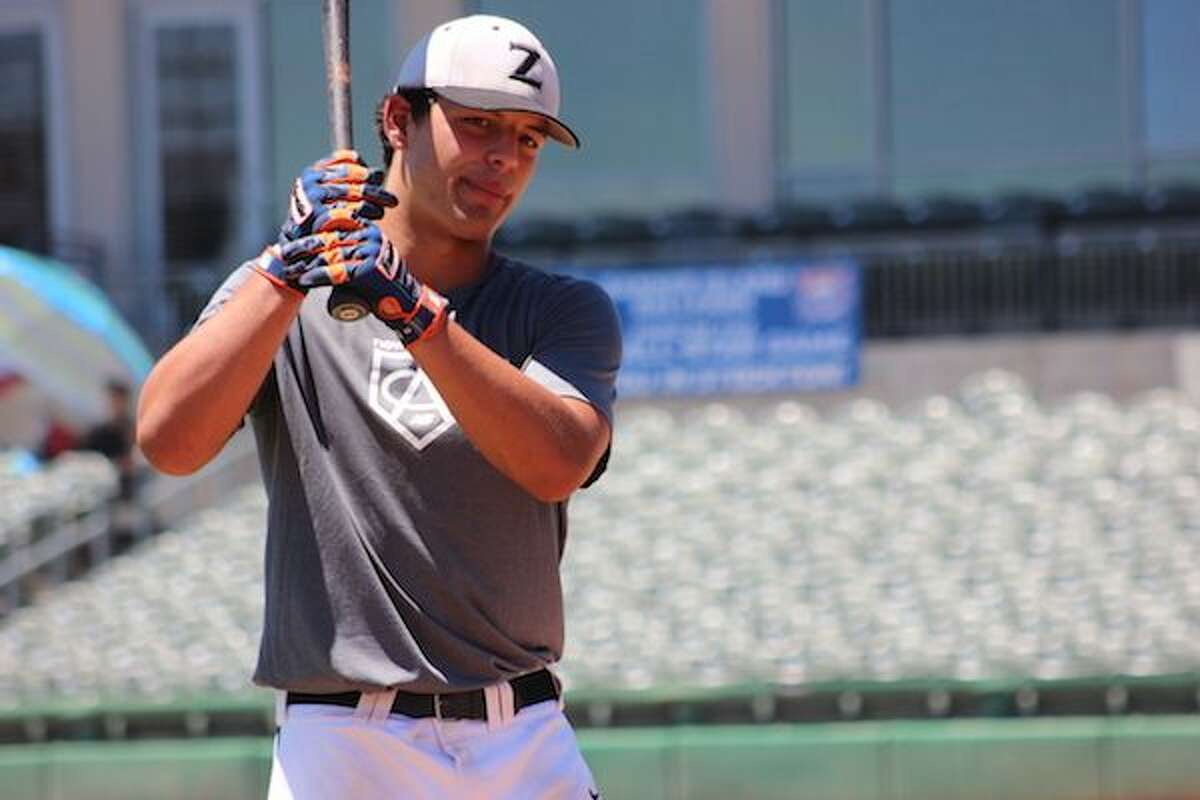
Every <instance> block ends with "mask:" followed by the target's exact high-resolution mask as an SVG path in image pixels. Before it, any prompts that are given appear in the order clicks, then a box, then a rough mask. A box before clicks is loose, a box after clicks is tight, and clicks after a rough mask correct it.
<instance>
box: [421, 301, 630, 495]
mask: <svg viewBox="0 0 1200 800" xmlns="http://www.w3.org/2000/svg"><path fill="white" fill-rule="evenodd" d="M409 351H410V352H411V353H412V356H413V359H414V360H415V361H416V362H417V364H418V365H420V367H421V369H422V370H424V371H425V373H426V374H427V375H428V376H429V377H430V379H431V380H432V381H433V383H434V385H435V386H437V389H438V392H439V394H441V396H442V399H443V400H445V401H446V405H447V406H449V408H450V411H451V412H452V413H453V414H454V417H455V419H456V420H457V421H458V424H459V426H460V427H461V428H462V429H463V431H464V432H465V433H466V434H467V437H468V438H469V439H470V440H471V442H472V443H473V444H474V445H475V447H477V448H478V449H479V451H480V452H481V453H482V454H483V456H484V457H485V458H486V459H487V460H488V461H489V462H490V463H491V464H492V465H493V466H494V467H496V468H497V469H498V470H500V471H501V472H503V473H504V474H505V475H507V476H508V477H509V478H511V479H512V480H513V481H514V482H516V483H517V484H519V485H520V486H521V487H522V488H524V489H525V490H526V491H528V492H529V493H530V494H532V495H533V496H534V497H537V498H538V499H540V500H544V501H546V502H553V501H557V500H562V499H564V498H565V497H567V496H568V495H570V494H571V492H573V491H574V490H575V489H577V488H578V487H579V486H580V484H582V483H583V482H584V481H585V480H586V479H587V477H588V475H590V474H591V472H592V469H593V468H594V467H595V465H596V462H597V461H598V460H599V458H600V456H601V455H602V454H603V453H604V449H605V447H607V445H608V438H609V430H608V422H607V420H605V418H604V417H603V415H601V414H600V413H599V412H598V411H596V409H595V408H593V407H592V406H591V405H589V404H588V403H585V402H583V401H578V400H571V399H567V398H563V397H560V396H558V395H556V394H555V393H553V392H551V391H550V390H549V389H547V388H546V387H544V386H542V385H540V384H538V383H536V382H535V381H533V380H532V379H530V378H529V377H528V376H526V375H524V374H522V373H521V371H520V370H518V369H516V368H515V367H514V366H513V365H512V364H510V363H508V362H507V361H506V360H504V359H503V358H501V357H500V356H498V355H496V354H495V353H494V352H492V351H491V350H490V349H488V348H487V347H486V346H485V345H483V344H482V343H480V342H479V341H478V340H476V339H475V338H474V337H473V336H471V334H470V333H468V332H467V331H466V330H464V329H463V328H461V327H459V326H458V325H457V324H455V323H453V322H451V323H449V324H448V325H447V327H446V329H445V330H444V331H442V332H441V333H440V334H438V335H437V336H434V337H432V338H430V339H427V340H425V341H422V342H419V343H417V344H415V345H413V346H412V347H410V348H409Z"/></svg>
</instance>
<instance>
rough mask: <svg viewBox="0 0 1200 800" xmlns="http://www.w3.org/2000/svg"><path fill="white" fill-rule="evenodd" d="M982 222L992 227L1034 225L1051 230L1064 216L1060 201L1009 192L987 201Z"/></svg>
mask: <svg viewBox="0 0 1200 800" xmlns="http://www.w3.org/2000/svg"><path fill="white" fill-rule="evenodd" d="M983 215H984V220H985V221H986V222H988V223H990V224H994V225H1035V226H1038V227H1041V228H1052V227H1054V226H1055V225H1057V224H1058V223H1060V222H1061V221H1062V219H1063V217H1064V216H1065V215H1066V207H1065V205H1064V204H1063V202H1062V201H1061V200H1059V199H1058V198H1056V197H1051V196H1049V195H1045V194H1039V193H1036V192H1027V191H1011V192H1004V193H1001V194H998V195H996V196H994V197H991V198H989V199H987V200H986V201H985V202H984V207H983Z"/></svg>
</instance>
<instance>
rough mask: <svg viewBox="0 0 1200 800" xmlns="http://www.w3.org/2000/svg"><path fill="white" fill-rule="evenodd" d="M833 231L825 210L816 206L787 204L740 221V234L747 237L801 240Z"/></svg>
mask: <svg viewBox="0 0 1200 800" xmlns="http://www.w3.org/2000/svg"><path fill="white" fill-rule="evenodd" d="M833 229H834V226H833V219H832V217H831V216H830V212H829V210H828V209H827V208H824V207H822V206H816V205H804V204H788V205H783V206H778V207H776V208H773V209H771V210H769V211H765V212H762V213H759V214H754V215H751V216H748V217H746V218H745V219H744V220H743V221H742V227H741V232H742V235H744V236H747V237H756V236H761V237H774V236H787V237H791V238H796V239H803V238H807V237H810V236H816V235H819V234H823V233H829V232H830V231H832V230H833Z"/></svg>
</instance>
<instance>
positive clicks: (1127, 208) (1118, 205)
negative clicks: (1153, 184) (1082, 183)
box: [1066, 185, 1146, 222]
mask: <svg viewBox="0 0 1200 800" xmlns="http://www.w3.org/2000/svg"><path fill="white" fill-rule="evenodd" d="M1066 212H1067V219H1068V220H1069V221H1071V222H1121V221H1136V220H1139V219H1142V218H1143V217H1144V216H1145V215H1146V206H1145V204H1144V203H1143V200H1142V195H1141V193H1139V192H1134V191H1131V190H1129V189H1126V188H1124V187H1122V186H1111V185H1099V186H1090V187H1087V188H1085V189H1082V190H1080V191H1078V192H1074V193H1072V194H1070V195H1068V196H1067V202H1066Z"/></svg>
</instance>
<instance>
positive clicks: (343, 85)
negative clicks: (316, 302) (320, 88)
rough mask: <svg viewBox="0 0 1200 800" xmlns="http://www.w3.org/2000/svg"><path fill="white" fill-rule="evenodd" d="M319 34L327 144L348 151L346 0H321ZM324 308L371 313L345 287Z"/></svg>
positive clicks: (346, 318) (339, 314) (347, 318)
mask: <svg viewBox="0 0 1200 800" xmlns="http://www.w3.org/2000/svg"><path fill="white" fill-rule="evenodd" d="M321 36H322V39H323V42H324V45H325V81H326V88H327V90H328V94H329V139H330V143H331V144H332V145H333V149H334V150H350V149H352V148H353V147H354V144H353V142H354V129H353V124H352V120H351V113H350V0H322V5H321ZM325 310H326V311H327V312H328V313H329V316H331V317H333V318H334V319H336V320H340V321H342V322H354V321H356V320H360V319H362V318H363V317H365V316H367V314H369V313H371V310H370V308H368V307H367V304H366V302H365V301H364V300H363V299H362V298H361V297H359V296H358V295H357V294H355V293H354V292H353V291H351V290H350V289H347V288H346V287H345V286H334V287H333V291H331V292H330V293H329V301H328V302H327V303H326V305H325Z"/></svg>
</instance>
